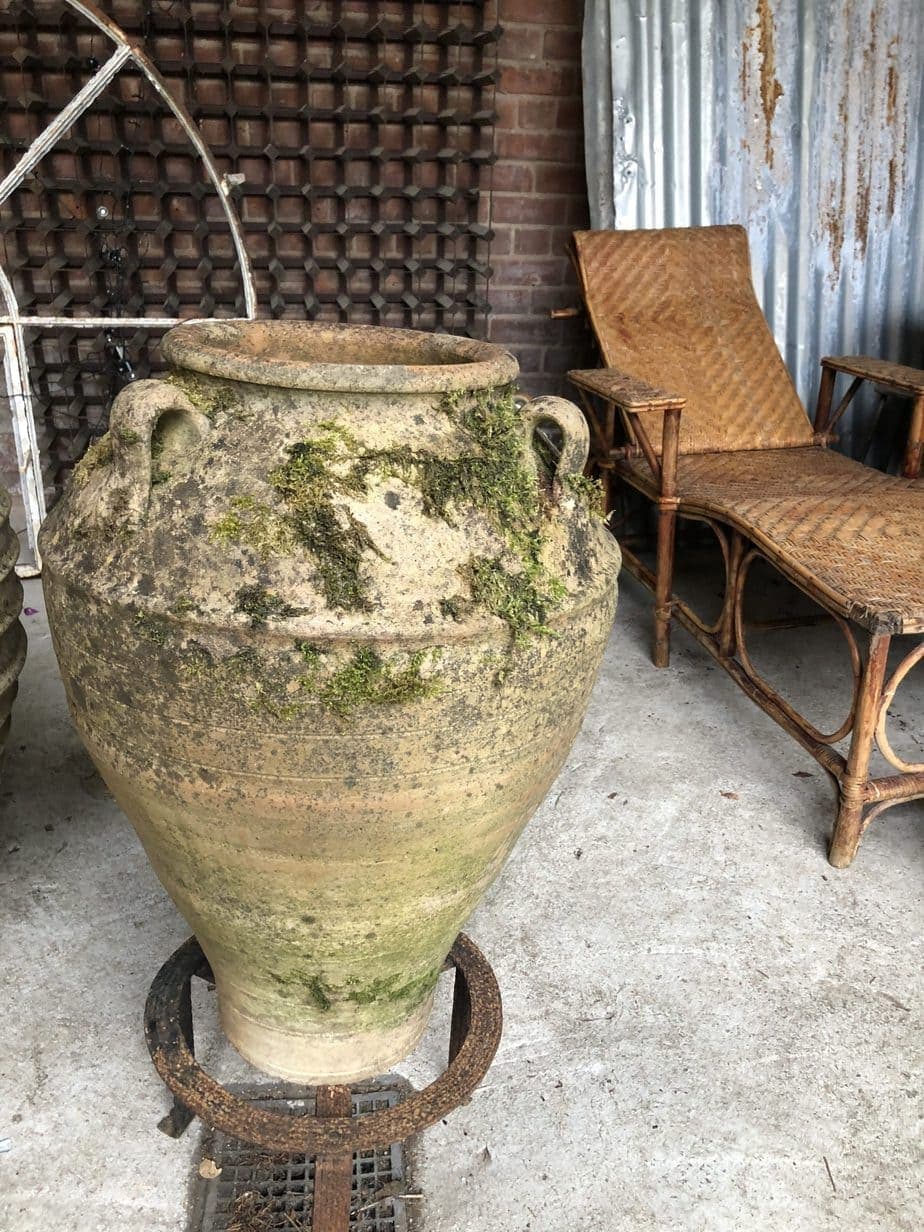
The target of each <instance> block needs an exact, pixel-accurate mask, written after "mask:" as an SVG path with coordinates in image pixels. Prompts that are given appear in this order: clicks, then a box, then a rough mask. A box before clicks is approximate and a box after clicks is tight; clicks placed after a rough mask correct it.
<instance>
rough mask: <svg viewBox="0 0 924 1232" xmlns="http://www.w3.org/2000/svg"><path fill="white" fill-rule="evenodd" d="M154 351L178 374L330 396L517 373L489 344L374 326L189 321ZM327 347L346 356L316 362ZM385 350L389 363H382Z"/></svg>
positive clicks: (464, 383) (451, 385)
mask: <svg viewBox="0 0 924 1232" xmlns="http://www.w3.org/2000/svg"><path fill="white" fill-rule="evenodd" d="M161 346H162V350H163V354H164V356H165V357H166V359H167V361H168V362H169V363H170V364H172V365H173V366H174V367H177V368H185V369H187V370H190V371H192V372H200V373H203V374H205V375H207V376H215V377H222V378H224V379H225V380H232V381H245V382H247V383H249V384H251V385H270V386H276V387H277V388H280V387H281V388H284V389H311V390H317V391H318V392H331V393H350V392H354V393H382V394H390V393H450V392H453V391H454V390H464V389H486V388H491V387H496V386H498V385H506V384H510V383H511V382H513V381H515V380H516V377H517V374H518V372H519V365H518V364H517V361H516V359H515V358H514V356H513V355H511V354H510V352H509V351H507V350H505V349H504V348H503V347H501V346H497V345H496V344H494V343H490V342H481V341H479V340H477V339H475V338H461V337H459V336H458V335H456V334H436V333H427V332H425V331H424V330H416V329H393V328H390V327H388V326H380V325H338V324H327V323H322V322H314V321H249V320H244V319H236V318H231V319H221V320H209V321H190V322H185V323H184V324H182V325H177V326H174V328H173V329H171V330H170V332H169V333H168V334H166V335H165V336H164V339H163V342H162V344H161ZM331 348H333V349H334V353H335V354H343V355H345V356H347V357H349V358H348V359H347V360H345V361H343V362H337V363H331V362H328V361H327V360H323V359H317V358H315V355H316V354H318V353H320V354H322V355H324V354H325V353H327V352H328V351H329V350H330V349H331ZM389 350H393V351H394V353H395V355H396V359H395V360H391V359H388V358H382V356H383V354H384V355H387V353H388V351H389ZM287 352H288V356H287V354H286V353H287ZM293 352H294V353H295V355H296V357H295V358H292V357H291V356H292V353H293ZM299 352H301V356H302V357H298V353H299ZM364 354H365V355H368V356H369V359H368V361H364V360H363V355H364ZM353 356H356V359H353V358H352V357H353Z"/></svg>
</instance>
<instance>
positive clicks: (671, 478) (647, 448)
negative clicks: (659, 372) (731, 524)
mask: <svg viewBox="0 0 924 1232" xmlns="http://www.w3.org/2000/svg"><path fill="white" fill-rule="evenodd" d="M568 379H569V380H570V381H571V382H572V384H574V385H576V386H577V387H578V389H579V390H580V391H581V399H582V401H583V402H584V406H585V409H586V410H587V411H588V413H591V407H590V400H589V399H588V398H587V397H586V396H585V394H586V393H592V394H596V395H597V396H598V397H599V398H602V399H603V400H604V402H608V403H610V404H611V406H618V407H619V409H620V410H621V411H624V412H625V413H626V414H628V415H642V414H645V413H646V412H648V411H654V412H656V413H657V414H660V415H663V417H664V422H663V427H662V431H661V456H660V458H659V457H658V455H657V453H656V451H655V449H654V447H653V445H652V443H651V439H650V438H649V436H648V433H647V431H646V430H645V427H644V425H643V424H642V423H641V422H640V421H636V422H634V423H633V425H632V429H631V431H632V433H633V434H634V436H635V438H636V440H637V441H638V445H639V448H640V449H641V451H642V453H643V454H644V455H645V461H646V462H647V463H648V465H649V466H650V467H651V473H652V474H653V475H654V476H655V479H656V480H657V482H658V486H659V487H660V489H661V502H662V503H664V502H667V503H669V504H671V505H672V506H674V505H676V497H675V492H676V487H677V455H678V451H679V445H680V412H681V411H682V410H683V408H684V407H685V406H686V404H687V400H686V398H681V397H680V396H679V395H677V394H671V393H667V392H666V391H665V390H663V389H658V388H656V386H654V385H649V384H648V382H647V381H641V380H639V379H638V378H636V377H633V376H629V374H628V373H626V372H620V371H619V369H618V368H578V369H573V370H572V371H571V372H569V373H568ZM611 414H612V413H611ZM611 456H612V455H611Z"/></svg>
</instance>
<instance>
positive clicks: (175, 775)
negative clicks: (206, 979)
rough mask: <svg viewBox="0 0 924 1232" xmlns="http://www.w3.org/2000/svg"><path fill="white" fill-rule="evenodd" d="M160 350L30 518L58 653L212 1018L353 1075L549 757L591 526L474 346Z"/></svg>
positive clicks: (551, 772) (589, 505) (419, 1022)
mask: <svg viewBox="0 0 924 1232" xmlns="http://www.w3.org/2000/svg"><path fill="white" fill-rule="evenodd" d="M164 351H165V354H166V355H167V356H168V358H169V359H170V361H171V362H172V363H173V364H174V365H175V368H174V371H173V372H172V374H171V376H170V377H169V379H168V380H167V381H143V382H137V383H136V384H135V385H133V386H130V387H128V388H127V389H126V390H125V391H123V393H122V394H120V396H119V398H118V399H117V401H116V403H115V405H114V406H113V411H112V419H111V426H110V431H109V434H108V436H107V437H105V438H103V440H102V441H101V442H99V443H98V444H97V445H95V446H94V448H93V450H92V451H91V453H90V454H89V455H88V456H87V458H86V459H84V461H83V462H82V463H81V464H80V466H79V467H78V468H77V471H76V472H75V476H74V480H73V482H72V484H71V485H70V487H69V489H68V491H67V492H66V493H65V495H64V497H63V498H62V500H61V501H60V502H59V504H58V506H56V508H55V509H54V510H53V511H52V513H51V515H50V517H49V519H48V522H47V524H46V527H45V530H44V531H43V542H42V548H43V555H44V559H45V576H46V589H47V595H48V607H49V616H50V618H51V622H52V631H53V637H54V640H55V648H56V651H57V654H58V659H59V663H60V665H61V669H62V675H63V677H64V681H65V687H66V689H67V693H68V698H69V702H70V705H71V709H72V713H73V715H74V718H75V721H76V723H77V726H78V728H79V730H80V732H81V734H82V736H83V739H84V740H85V742H86V744H87V747H88V749H89V751H90V753H91V755H92V756H93V758H94V760H95V762H96V764H97V766H98V767H99V769H100V771H101V773H102V774H103V776H104V778H105V779H106V782H107V783H108V784H109V786H110V788H111V789H112V791H113V793H114V794H115V796H116V799H117V800H118V801H119V803H120V805H121V806H122V808H123V809H124V810H125V812H126V813H127V814H128V815H129V817H130V818H131V819H132V822H133V823H134V825H135V827H136V829H137V831H138V833H139V836H140V838H141V840H142V842H143V843H144V845H145V848H146V850H147V852H148V854H149V856H150V858H151V861H152V863H153V865H154V867H155V869H156V871H157V873H158V876H159V877H160V878H161V880H162V882H163V883H164V885H165V887H166V888H167V890H168V891H169V893H170V894H171V896H172V897H173V899H174V901H175V902H176V904H177V906H178V907H179V908H180V910H181V911H182V912H183V914H184V916H185V917H186V919H187V920H188V921H189V922H190V924H191V925H192V927H193V928H194V929H195V932H196V935H197V937H198V938H199V941H200V943H201V945H202V947H203V949H204V951H205V953H206V954H207V956H208V958H209V961H210V964H211V966H212V970H213V971H214V973H215V977H216V981H217V985H218V991H219V999H220V1006H221V1015H222V1023H223V1026H224V1029H225V1030H226V1032H227V1034H228V1036H229V1038H230V1039H231V1040H232V1042H234V1043H235V1045H236V1046H237V1047H238V1048H239V1049H240V1051H241V1052H242V1053H243V1054H244V1055H245V1056H247V1057H248V1058H249V1059H250V1060H252V1061H254V1062H255V1063H256V1064H258V1065H260V1066H261V1067H262V1068H264V1069H266V1070H267V1071H268V1072H270V1073H274V1074H279V1075H281V1076H284V1077H287V1078H293V1079H298V1080H302V1081H337V1082H343V1081H351V1080H352V1079H354V1078H359V1077H365V1076H369V1075H370V1074H372V1073H375V1072H380V1071H382V1070H384V1069H386V1068H387V1067H388V1066H389V1065H390V1064H393V1063H394V1062H395V1061H396V1060H398V1059H399V1058H400V1057H401V1056H403V1055H404V1054H405V1053H406V1052H407V1051H409V1050H410V1049H411V1048H412V1047H413V1045H414V1043H415V1041H416V1039H417V1037H418V1036H419V1034H420V1032H421V1031H422V1030H423V1027H424V1025H425V1023H426V1019H427V1015H428V1013H429V1005H430V999H431V997H432V993H433V988H434V986H435V983H436V979H437V976H438V973H439V970H440V967H441V965H442V961H443V959H444V957H445V955H446V954H447V952H448V950H449V948H450V946H451V944H452V942H453V940H454V938H455V936H456V934H457V932H458V931H459V929H460V927H461V926H462V924H463V923H464V921H465V919H466V917H467V916H468V915H469V913H470V912H471V910H472V909H473V908H474V906H475V905H476V904H477V903H478V901H479V899H480V898H481V896H482V895H483V893H484V891H485V889H486V888H487V886H488V885H489V884H490V882H491V881H492V880H493V878H494V877H495V876H496V875H497V873H498V872H499V870H500V868H501V867H502V865H503V862H504V860H505V859H506V857H507V855H508V854H509V852H510V850H511V848H512V846H513V844H514V842H515V841H516V838H517V836H518V835H519V833H520V831H521V829H522V827H523V825H524V824H525V823H526V821H527V820H528V818H529V817H530V816H531V815H532V813H533V811H534V810H535V808H536V806H537V805H538V803H539V801H540V800H541V799H542V797H543V795H544V794H545V792H546V791H547V789H548V787H549V784H550V783H551V781H552V780H553V778H554V777H555V775H556V774H557V772H558V770H559V768H560V766H561V763H562V761H563V759H564V757H565V756H566V754H567V751H568V748H569V747H570V745H571V742H572V740H573V738H574V736H575V734H576V732H577V730H578V727H579V726H580V722H581V719H582V716H583V712H584V708H585V705H586V701H587V697H588V695H589V692H590V689H591V688H592V686H593V682H594V679H595V677H596V673H597V669H598V667H599V662H600V658H601V655H602V650H603V645H604V643H605V640H606V636H607V633H608V630H609V627H610V624H611V621H612V616H613V611H614V607H615V576H616V571H617V569H618V563H619V555H618V549H617V547H616V544H615V541H614V540H613V539H612V537H611V536H610V534H609V532H608V531H607V530H606V528H605V527H604V526H603V523H602V521H601V519H600V517H599V515H598V513H597V512H596V510H595V508H594V502H595V493H594V491H593V487H592V485H590V484H589V482H588V481H586V480H585V479H584V478H583V475H582V468H583V464H584V461H585V460H586V456H587V430H586V427H585V426H584V422H583V419H582V418H581V415H580V413H579V412H578V411H577V409H576V408H575V407H573V406H572V405H571V404H570V403H566V402H564V401H562V400H561V399H537V400H535V401H534V402H532V403H527V404H526V405H525V406H524V405H522V402H521V400H520V399H518V398H517V396H516V394H515V391H514V388H513V385H512V381H513V378H514V377H515V375H516V364H515V361H514V360H513V359H512V358H511V357H510V356H509V355H508V354H507V353H506V352H505V351H503V350H502V349H501V348H498V347H493V346H490V345H489V344H486V343H479V342H473V341H472V340H469V339H457V338H451V337H447V336H437V335H427V334H420V333H414V332H413V331H400V330H378V329H375V328H371V327H369V328H354V327H330V326H316V325H308V324H301V323H288V322H261V323H253V322H246V323H245V322H225V321H222V322H204V323H196V324H190V325H184V326H180V327H178V328H177V329H175V330H173V331H172V332H171V333H170V334H169V335H168V337H167V339H166V340H165V345H164ZM389 356H392V357H393V358H394V361H395V362H393V363H389V362H385V361H386V360H387V359H388V357H389ZM340 359H344V360H346V361H348V362H345V363H343V364H341V363H339V362H338V361H339V360H340ZM543 425H545V426H547V427H548V428H549V429H550V430H551V431H552V432H554V433H555V434H556V435H557V436H558V438H559V444H560V446H561V450H560V456H553V455H552V454H550V453H549V452H548V450H547V449H546V448H545V446H544V445H543V438H542V436H540V435H537V429H539V428H540V427H542V426H543Z"/></svg>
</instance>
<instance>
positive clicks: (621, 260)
mask: <svg viewBox="0 0 924 1232" xmlns="http://www.w3.org/2000/svg"><path fill="white" fill-rule="evenodd" d="M574 245H575V257H576V263H577V267H578V275H579V277H580V279H581V283H582V288H583V292H584V299H585V302H586V304H587V309H588V312H589V313H590V319H591V322H592V324H593V327H594V331H595V333H596V335H597V341H598V342H599V344H600V350H601V352H602V354H603V360H604V363H605V364H606V365H607V367H611V368H619V369H621V370H623V371H625V372H628V373H630V374H631V375H632V376H635V377H641V378H642V380H645V381H647V382H649V384H651V385H656V386H658V387H660V388H661V389H665V390H668V391H669V392H670V393H673V394H680V395H681V396H683V397H685V398H686V399H687V405H686V407H685V409H684V411H683V414H682V416H681V421H680V422H681V427H680V448H681V450H682V451H683V452H685V453H705V452H713V451H722V450H737V449H780V448H786V447H788V446H796V445H810V444H811V443H812V429H811V425H810V424H809V421H808V417H807V416H806V413H805V411H804V409H803V407H802V404H801V402H800V401H799V396H798V394H797V393H796V390H795V387H794V386H793V383H792V380H791V378H790V376H789V373H788V372H787V370H786V366H785V364H784V363H783V361H782V359H781V357H780V353H779V351H778V350H777V347H776V343H775V342H774V339H773V335H772V334H771V332H770V329H769V327H768V325H767V322H766V320H765V319H764V315H763V313H762V312H761V310H760V305H759V304H758V302H757V298H756V296H755V295H754V288H753V286H752V284H751V271H750V261H749V257H748V242H747V233H746V232H745V230H744V228H743V227H683V228H677V229H676V230H668V231H578V232H576V233H575V236H574ZM649 421H650V422H649ZM645 426H646V428H647V429H648V432H649V435H650V436H651V438H652V441H653V442H655V443H656V444H657V445H658V447H659V446H660V434H661V425H660V416H653V415H652V416H648V417H646V424H645Z"/></svg>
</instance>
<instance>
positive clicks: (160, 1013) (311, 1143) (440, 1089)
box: [144, 933, 503, 1232]
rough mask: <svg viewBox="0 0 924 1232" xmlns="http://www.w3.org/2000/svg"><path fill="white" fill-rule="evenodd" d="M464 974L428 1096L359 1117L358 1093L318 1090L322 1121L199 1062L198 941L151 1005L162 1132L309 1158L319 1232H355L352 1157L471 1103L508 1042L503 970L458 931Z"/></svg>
mask: <svg viewBox="0 0 924 1232" xmlns="http://www.w3.org/2000/svg"><path fill="white" fill-rule="evenodd" d="M453 968H454V969H455V983H454V989H453V1005H452V1024H451V1027H450V1035H449V1065H448V1067H447V1069H446V1070H445V1071H444V1072H443V1073H442V1074H441V1075H440V1077H439V1078H437V1079H436V1081H435V1082H432V1083H431V1084H430V1085H429V1086H428V1087H425V1088H424V1089H423V1090H422V1091H415V1092H414V1093H413V1094H411V1095H410V1096H408V1098H407V1099H406V1100H404V1101H403V1102H402V1103H400V1104H397V1105H395V1106H394V1107H391V1108H384V1109H381V1110H379V1111H377V1112H371V1113H368V1114H366V1115H364V1116H362V1117H359V1118H357V1119H355V1120H354V1119H353V1118H352V1117H351V1115H350V1113H351V1108H352V1103H351V1096H350V1088H349V1087H346V1086H319V1087H318V1088H317V1089H316V1091H315V1113H314V1115H313V1116H304V1115H302V1114H298V1115H289V1114H286V1113H280V1112H268V1111H266V1110H264V1109H262V1108H258V1107H257V1106H255V1105H254V1104H251V1103H248V1101H247V1100H244V1099H240V1098H238V1097H237V1096H235V1095H232V1094H231V1093H230V1092H229V1091H227V1090H226V1089H225V1088H224V1087H223V1086H222V1085H221V1084H220V1083H219V1082H216V1080H215V1079H214V1078H212V1077H210V1076H209V1075H208V1074H207V1073H206V1072H205V1070H204V1069H203V1068H202V1066H201V1065H199V1063H198V1062H197V1061H196V1058H195V1055H194V1043H193V1021H192V991H191V989H192V980H193V977H194V976H198V978H199V979H202V980H206V981H208V982H209V983H211V982H212V971H211V968H210V967H209V965H208V962H207V961H206V958H205V956H204V954H203V953H202V950H201V949H200V947H199V943H198V941H197V940H196V938H195V937H190V939H189V940H188V941H186V942H185V943H184V944H183V945H181V946H180V948H179V949H178V950H177V951H176V953H174V954H173V955H172V956H171V957H170V958H169V959H168V960H167V961H166V962H165V963H164V965H163V966H162V967H161V969H160V971H159V972H158V973H157V976H156V977H155V979H154V982H153V984H152V985H151V991H150V993H149V994H148V1000H147V1005H146V1006H145V1021H144V1033H145V1038H146V1039H147V1043H148V1048H149V1050H150V1053H151V1058H152V1060H153V1061H154V1065H155V1067H156V1068H157V1072H158V1073H159V1074H160V1076H161V1078H163V1080H164V1082H165V1083H166V1084H167V1086H168V1087H169V1088H170V1090H171V1091H172V1092H173V1096H174V1101H173V1108H172V1109H171V1111H170V1112H169V1113H168V1114H167V1115H166V1116H165V1117H164V1118H163V1120H162V1121H161V1122H160V1123H159V1126H158V1128H160V1129H161V1130H163V1132H164V1133H166V1134H168V1135H170V1137H173V1138H177V1137H179V1136H180V1134H182V1133H184V1132H185V1131H186V1129H187V1128H188V1127H189V1124H190V1122H191V1121H192V1119H193V1117H196V1116H198V1117H200V1118H201V1119H202V1120H203V1121H204V1122H205V1123H206V1124H207V1125H209V1126H211V1127H213V1128H214V1129H220V1130H222V1131H224V1132H225V1133H227V1134H230V1135H232V1136H233V1137H235V1138H238V1139H239V1140H241V1141H243V1142H248V1143H250V1144H252V1145H254V1146H259V1147H262V1148H263V1149H264V1150H266V1151H268V1152H269V1153H270V1154H280V1155H281V1154H294V1153H299V1154H304V1155H309V1156H313V1157H314V1160H315V1174H314V1177H315V1179H314V1207H313V1213H312V1224H311V1227H312V1232H348V1230H349V1225H350V1186H351V1178H352V1174H353V1154H354V1152H356V1151H370V1150H376V1149H379V1148H381V1147H383V1146H390V1145H391V1144H392V1143H394V1142H403V1141H404V1140H405V1139H407V1138H409V1137H410V1136H411V1135H412V1134H415V1133H418V1132H419V1131H420V1130H422V1129H426V1128H427V1126H429V1125H434V1124H435V1123H436V1122H437V1121H439V1120H441V1119H442V1118H443V1117H444V1116H446V1115H447V1113H449V1112H451V1111H452V1110H453V1109H454V1108H458V1107H459V1106H460V1105H461V1104H464V1103H467V1102H468V1099H469V1097H470V1096H471V1094H472V1092H473V1091H474V1090H475V1088H476V1087H477V1086H478V1084H479V1082H481V1080H482V1078H483V1077H484V1076H485V1074H486V1073H487V1071H488V1067H489V1066H490V1064H491V1062H492V1060H493V1059H494V1054H495V1053H496V1052H497V1046H498V1044H499V1043H500V1037H501V1026H502V1020H503V1019H502V1011H501V998H500V990H499V989H498V986H497V980H496V979H495V978H494V972H493V971H492V969H491V966H490V964H489V963H488V961H487V959H486V958H485V957H484V955H483V954H482V953H481V951H480V950H479V949H478V947H477V946H476V945H475V944H474V943H473V942H472V941H470V940H469V938H468V937H466V936H465V934H464V933H459V935H458V937H456V940H455V942H454V944H453V947H452V949H451V950H450V952H449V957H448V958H447V960H446V965H445V967H444V968H443V969H444V971H448V970H451V969H453Z"/></svg>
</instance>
